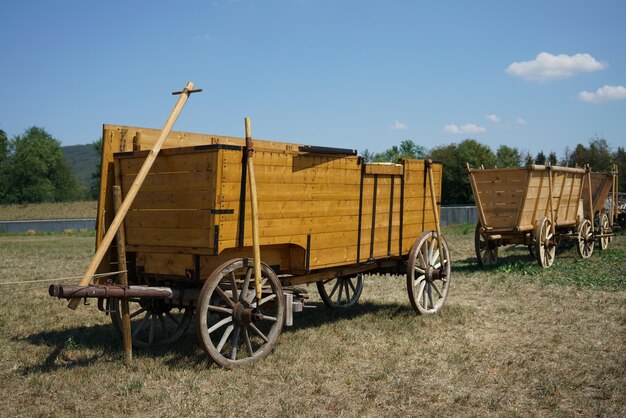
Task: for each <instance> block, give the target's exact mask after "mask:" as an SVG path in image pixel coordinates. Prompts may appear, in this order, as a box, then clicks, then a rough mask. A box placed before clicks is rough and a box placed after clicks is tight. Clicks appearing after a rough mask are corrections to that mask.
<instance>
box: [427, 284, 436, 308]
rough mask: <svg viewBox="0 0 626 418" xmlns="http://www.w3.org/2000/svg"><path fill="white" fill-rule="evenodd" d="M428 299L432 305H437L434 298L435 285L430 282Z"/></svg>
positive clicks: (432, 306)
mask: <svg viewBox="0 0 626 418" xmlns="http://www.w3.org/2000/svg"><path fill="white" fill-rule="evenodd" d="M428 300H429V301H430V307H431V308H434V307H435V301H434V299H433V286H432V283H428Z"/></svg>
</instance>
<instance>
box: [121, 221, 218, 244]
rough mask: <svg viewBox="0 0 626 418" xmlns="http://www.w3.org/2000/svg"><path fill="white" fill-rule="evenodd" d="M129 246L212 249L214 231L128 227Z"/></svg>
mask: <svg viewBox="0 0 626 418" xmlns="http://www.w3.org/2000/svg"><path fill="white" fill-rule="evenodd" d="M126 241H127V242H128V244H129V245H154V246H165V247H167V246H172V247H206V248H212V247H213V246H212V241H213V238H212V231H211V230H210V229H208V228H197V229H188V228H136V227H131V226H127V227H126Z"/></svg>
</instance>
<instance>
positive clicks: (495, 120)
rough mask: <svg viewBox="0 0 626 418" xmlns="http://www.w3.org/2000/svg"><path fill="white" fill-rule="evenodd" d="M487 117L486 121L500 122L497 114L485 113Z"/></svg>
mask: <svg viewBox="0 0 626 418" xmlns="http://www.w3.org/2000/svg"><path fill="white" fill-rule="evenodd" d="M485 117H486V118H487V120H488V121H490V122H493V123H498V122H500V118H499V117H498V115H495V114H493V113H492V114H491V115H487V116H485Z"/></svg>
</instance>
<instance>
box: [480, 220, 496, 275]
mask: <svg viewBox="0 0 626 418" xmlns="http://www.w3.org/2000/svg"><path fill="white" fill-rule="evenodd" d="M481 227H482V225H481V224H480V222H478V223H477V224H476V230H475V232H474V248H475V250H476V258H477V259H478V264H479V265H481V266H491V265H494V264H497V263H498V247H497V246H495V245H493V244H490V241H489V240H487V239H486V238H485V237H484V236H483V234H482V233H481V232H480V228H481Z"/></svg>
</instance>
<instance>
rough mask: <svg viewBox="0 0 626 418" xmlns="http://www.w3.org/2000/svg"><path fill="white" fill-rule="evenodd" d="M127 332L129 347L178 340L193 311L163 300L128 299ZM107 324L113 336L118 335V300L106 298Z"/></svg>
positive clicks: (119, 327) (145, 346) (187, 325)
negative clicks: (129, 335)
mask: <svg viewBox="0 0 626 418" xmlns="http://www.w3.org/2000/svg"><path fill="white" fill-rule="evenodd" d="M128 305H129V308H130V309H129V312H130V329H131V337H132V341H133V346H134V347H137V348H151V347H156V346H160V345H167V344H172V343H174V342H176V341H178V340H179V339H180V338H181V337H182V336H183V334H184V333H185V331H186V330H187V327H189V324H190V323H191V318H192V317H193V308H191V307H186V306H174V305H172V304H169V303H167V301H166V300H165V299H152V298H131V299H129V300H128ZM109 308H110V309H111V310H112V312H111V322H112V323H113V327H114V328H115V330H116V331H117V333H118V334H119V335H120V336H121V335H122V313H121V304H120V300H119V299H117V298H111V299H109Z"/></svg>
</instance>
